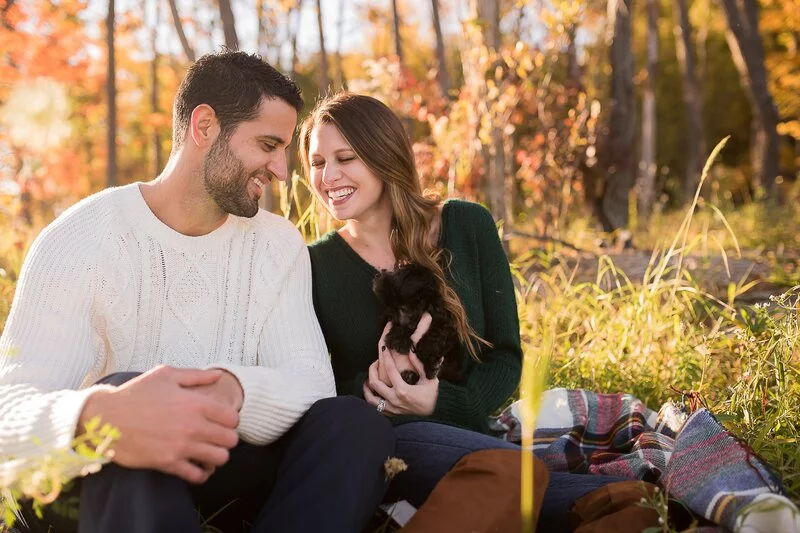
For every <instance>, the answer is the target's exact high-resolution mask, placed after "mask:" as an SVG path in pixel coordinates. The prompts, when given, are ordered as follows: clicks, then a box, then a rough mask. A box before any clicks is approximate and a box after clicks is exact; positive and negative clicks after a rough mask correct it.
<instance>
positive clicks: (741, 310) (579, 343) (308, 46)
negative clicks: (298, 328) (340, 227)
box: [0, 0, 800, 503]
mask: <svg viewBox="0 0 800 533" xmlns="http://www.w3.org/2000/svg"><path fill="white" fill-rule="evenodd" d="M221 46H228V47H231V48H240V49H243V50H248V51H253V52H259V53H260V54H261V55H262V56H263V57H265V58H266V59H268V60H269V61H270V62H271V63H273V64H274V65H276V66H277V67H279V69H280V70H282V71H283V72H285V73H287V74H288V75H290V76H292V77H293V78H294V79H295V80H296V81H297V82H298V83H299V84H300V86H301V87H302V88H303V92H304V95H305V97H306V101H307V109H306V110H305V111H306V112H307V111H308V110H309V109H310V107H311V106H313V105H314V102H315V100H316V99H317V98H318V97H319V96H320V95H323V94H326V93H328V92H329V91H338V90H341V89H343V88H347V89H349V90H351V91H354V92H360V93H367V94H370V95H373V96H375V97H377V98H380V99H382V100H383V101H384V102H386V103H387V104H388V105H389V106H390V107H392V109H394V110H395V111H396V112H397V113H398V114H399V115H401V117H402V118H403V120H404V122H405V124H406V127H407V129H408V132H409V134H410V136H411V138H412V140H413V143H414V150H415V154H416V156H417V161H418V165H419V167H420V170H421V176H422V178H423V180H424V182H425V185H426V186H427V187H429V188H431V189H435V190H438V191H439V192H440V193H442V194H443V195H445V196H456V197H461V198H467V199H471V200H475V201H479V202H482V203H484V204H485V205H487V206H488V207H489V208H490V210H491V212H492V213H493V215H494V217H495V219H496V220H497V222H498V227H499V231H500V232H501V234H502V237H503V239H504V241H505V242H506V244H507V247H508V251H509V255H510V258H511V260H512V268H513V272H514V273H515V276H516V279H517V282H518V285H517V288H518V304H519V313H520V325H521V333H522V338H523V343H524V352H525V365H526V366H525V368H526V369H528V368H534V367H536V365H537V361H547V362H548V367H547V368H548V369H549V383H550V386H564V387H574V388H587V389H591V390H595V391H605V392H614V391H624V392H628V393H631V394H633V395H635V396H637V397H639V398H640V399H642V400H643V401H644V402H645V403H646V404H647V405H649V406H650V407H652V408H656V409H657V408H658V406H659V405H661V403H662V402H664V401H667V400H676V401H685V402H686V403H688V404H691V405H694V406H697V405H701V404H702V405H707V406H708V407H709V408H710V409H711V410H712V411H713V412H714V413H715V414H716V415H717V416H718V417H719V418H720V420H723V421H724V422H725V423H726V424H727V425H728V427H730V428H731V429H732V431H734V432H735V433H736V434H737V435H739V436H740V437H742V439H743V440H744V441H745V442H747V443H748V444H749V445H750V446H752V448H753V450H755V451H756V452H757V453H759V454H761V455H762V456H763V457H765V458H766V459H767V460H768V461H769V462H770V463H771V464H772V465H773V466H774V467H775V468H776V471H777V472H778V473H779V474H780V476H781V478H782V480H783V482H784V484H785V485H786V487H787V489H788V491H789V494H790V496H791V497H792V499H793V501H795V502H797V503H800V451H799V449H798V446H797V442H798V441H800V414H798V412H797V406H798V405H800V322H799V321H798V310H800V296H798V295H799V294H800V290H799V289H800V209H798V207H797V206H798V200H800V185H798V176H799V175H800V0H528V1H518V0H497V1H492V0H373V1H367V0H192V1H189V0H51V1H36V0H0V330H1V329H2V327H3V324H4V322H5V319H6V316H7V314H8V311H9V308H10V305H11V300H12V297H13V291H14V287H15V284H16V280H17V277H18V275H19V271H20V268H21V265H22V262H23V258H24V256H25V252H26V250H27V247H28V246H29V244H30V242H31V241H32V239H33V238H34V237H35V235H36V234H37V233H38V232H39V231H40V230H41V228H42V227H43V226H44V225H45V224H47V223H48V222H50V221H51V220H52V219H53V218H54V217H55V216H57V215H58V214H59V213H60V212H62V211H63V210H64V209H65V208H66V207H68V206H69V205H71V204H73V203H74V202H75V201H77V200H78V199H80V198H82V197H84V196H87V195H88V194H90V193H92V192H95V191H97V190H100V189H102V188H104V187H108V186H113V185H121V184H125V183H130V182H133V181H148V180H150V179H152V178H154V177H155V176H157V175H158V173H159V172H160V170H161V169H162V168H163V166H164V164H165V162H166V160H167V157H168V155H169V150H170V120H171V105H172V98H173V95H174V92H175V90H176V88H177V86H178V83H179V82H180V80H181V78H182V76H183V74H184V72H185V70H186V68H187V66H188V65H189V64H190V63H191V62H192V61H193V60H194V59H195V58H196V57H198V56H199V55H201V54H202V53H205V52H208V51H211V50H217V49H219V48H220V47H221ZM728 136H729V137H730V138H729V140H728V142H727V145H726V146H725V147H724V149H722V151H721V152H720V154H719V157H718V159H717V161H716V163H715V164H714V165H713V166H711V167H710V170H709V171H708V173H707V174H705V180H704V181H703V182H702V187H699V184H700V180H701V174H702V170H703V166H704V163H705V162H706V159H707V157H708V155H709V154H710V153H711V151H712V149H713V148H714V147H715V146H716V145H717V144H718V143H719V142H720V141H721V140H722V139H723V138H725V137H728ZM291 164H292V169H290V170H292V171H295V172H299V165H298V162H297V158H296V154H295V155H293V160H292V163H291ZM273 186H274V189H273V190H272V191H271V192H272V194H268V195H265V197H264V207H265V208H266V209H270V210H273V211H276V212H281V213H283V214H284V215H285V216H287V217H290V218H291V219H292V220H294V221H295V223H296V224H297V225H298V227H299V228H300V230H301V231H302V232H303V233H304V235H305V237H306V238H307V239H308V240H312V239H314V238H315V237H316V236H317V235H319V233H320V232H321V231H324V230H326V229H328V228H329V227H330V225H331V221H330V220H329V219H328V218H327V217H326V216H325V215H324V214H321V211H320V210H319V208H318V206H316V205H315V202H314V200H313V197H312V196H311V195H310V194H309V190H308V188H307V186H306V184H305V182H304V180H303V179H302V177H301V176H299V175H295V177H294V178H293V179H292V180H290V182H289V183H288V184H286V185H284V184H281V185H278V184H277V183H274V184H273ZM523 392H524V391H523Z"/></svg>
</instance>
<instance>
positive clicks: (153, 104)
mask: <svg viewBox="0 0 800 533" xmlns="http://www.w3.org/2000/svg"><path fill="white" fill-rule="evenodd" d="M154 4H155V20H154V21H153V27H152V28H151V30H150V42H151V43H152V48H153V61H152V62H151V63H150V83H151V86H150V111H151V112H152V113H153V116H156V115H158V113H159V106H158V64H159V62H160V59H161V56H160V54H159V53H158V48H157V46H156V43H157V42H158V27H159V26H160V25H161V16H160V15H161V8H160V3H159V2H158V0H156V2H154ZM152 143H153V170H152V172H153V177H155V176H158V175H159V174H160V173H161V167H162V166H163V157H162V153H161V135H160V132H159V127H158V126H155V127H154V128H153V139H152Z"/></svg>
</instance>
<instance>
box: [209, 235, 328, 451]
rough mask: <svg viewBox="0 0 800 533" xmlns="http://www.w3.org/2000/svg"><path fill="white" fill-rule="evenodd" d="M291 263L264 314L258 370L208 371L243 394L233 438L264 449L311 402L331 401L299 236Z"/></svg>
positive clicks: (228, 367) (323, 348)
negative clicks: (232, 380) (229, 379)
mask: <svg viewBox="0 0 800 533" xmlns="http://www.w3.org/2000/svg"><path fill="white" fill-rule="evenodd" d="M295 240H296V242H292V243H291V245H290V246H291V250H290V251H291V255H293V260H291V261H289V263H288V264H287V265H285V267H286V270H285V272H286V277H285V279H284V280H283V282H282V288H281V290H280V292H279V293H278V297H277V301H276V303H275V305H274V306H273V308H272V310H271V311H270V315H269V317H268V319H267V322H266V324H265V325H264V329H263V330H262V331H261V339H260V343H259V350H258V366H241V365H213V367H215V368H223V369H225V370H228V371H229V372H231V373H232V374H234V375H235V376H236V378H237V379H238V380H239V382H240V383H241V385H242V389H243V390H244V404H243V405H242V409H241V412H240V422H239V434H240V435H241V437H242V439H244V440H245V441H246V442H249V443H251V444H256V445H263V444H268V443H270V442H273V441H275V440H276V439H278V438H279V437H281V436H282V435H283V434H284V433H285V432H286V431H288V430H289V428H291V427H292V426H293V425H294V424H295V423H296V422H297V421H298V420H299V419H300V417H301V416H303V414H305V412H306V411H307V410H308V409H309V408H310V407H311V405H312V404H313V403H314V402H316V401H317V400H320V399H323V398H328V397H331V396H335V395H336V389H335V386H334V381H333V371H332V370H331V365H330V360H329V357H328V350H327V348H326V346H325V340H324V338H323V336H322V332H321V330H320V327H319V323H318V322H317V317H316V315H315V313H314V306H313V303H312V295H311V265H310V261H309V256H308V250H307V249H306V247H305V245H304V243H303V242H302V240H301V238H300V236H299V234H298V235H297V238H296V239H295Z"/></svg>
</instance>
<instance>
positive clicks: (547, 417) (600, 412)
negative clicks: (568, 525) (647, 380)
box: [490, 389, 800, 533]
mask: <svg viewBox="0 0 800 533" xmlns="http://www.w3.org/2000/svg"><path fill="white" fill-rule="evenodd" d="M519 410H520V405H519V403H514V404H512V405H511V406H509V407H508V408H506V409H505V411H503V413H501V414H500V416H498V417H494V418H492V419H491V420H490V428H491V430H492V431H493V433H494V434H495V435H497V436H498V437H500V438H503V439H505V440H508V441H510V442H516V443H520V442H521V440H522V427H521V423H520V416H519ZM533 447H534V452H535V453H536V455H537V456H538V457H539V458H541V459H542V460H543V461H544V462H545V464H547V466H548V468H549V469H550V470H552V471H561V472H576V473H591V474H603V475H614V476H622V477H626V478H631V479H641V480H645V481H648V482H651V483H655V484H657V485H659V486H661V487H662V488H664V489H665V490H667V491H668V493H669V494H670V497H672V498H674V499H677V500H678V501H680V502H682V503H683V504H685V505H686V506H687V507H688V508H689V509H691V510H692V512H694V513H695V514H697V515H699V516H703V517H705V518H706V519H708V520H710V521H711V522H713V523H715V524H718V525H719V526H721V527H722V528H724V529H725V530H730V531H742V532H744V531H754V532H755V531H762V532H765V531H775V532H778V531H780V532H787V533H791V532H798V533H800V513H799V512H798V509H797V507H796V506H795V505H794V504H793V503H792V502H791V501H790V500H789V499H788V498H786V495H785V492H784V489H783V486H782V485H781V483H780V481H779V480H778V479H777V477H776V476H775V475H774V474H773V473H772V471H771V470H770V469H769V467H768V466H767V465H766V464H765V463H764V462H762V461H761V460H759V459H758V458H757V457H755V456H754V455H753V454H752V452H751V450H750V449H749V448H748V447H747V446H746V445H745V444H743V443H741V442H740V441H739V440H738V439H736V438H735V437H734V436H733V435H731V434H730V433H729V432H728V431H726V430H725V428H724V427H722V425H721V424H720V423H719V422H718V421H717V420H716V419H715V418H714V416H713V415H712V414H711V413H710V412H709V411H708V410H706V409H699V410H697V411H695V412H694V413H693V414H691V415H689V414H688V413H687V412H686V411H685V410H684V409H683V408H682V407H681V406H680V405H678V404H674V403H667V404H665V405H664V406H662V407H661V409H660V410H659V411H658V412H656V411H652V410H651V409H648V408H647V407H646V406H645V405H644V404H643V403H642V402H641V401H640V400H638V399H637V398H635V397H633V396H631V395H629V394H598V393H593V392H589V391H585V390H567V389H552V390H549V391H546V392H545V393H544V395H543V397H542V403H541V409H540V411H539V416H538V419H537V421H536V428H535V429H534V444H533Z"/></svg>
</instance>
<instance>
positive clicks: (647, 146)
mask: <svg viewBox="0 0 800 533" xmlns="http://www.w3.org/2000/svg"><path fill="white" fill-rule="evenodd" d="M657 73H658V0H647V79H646V80H645V86H644V97H643V101H642V156H641V159H640V160H639V179H638V181H639V183H638V187H637V192H638V202H639V206H638V207H639V216H640V217H641V218H642V219H643V220H647V219H648V218H649V217H650V212H651V210H652V208H653V202H654V201H655V197H656V75H657Z"/></svg>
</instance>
